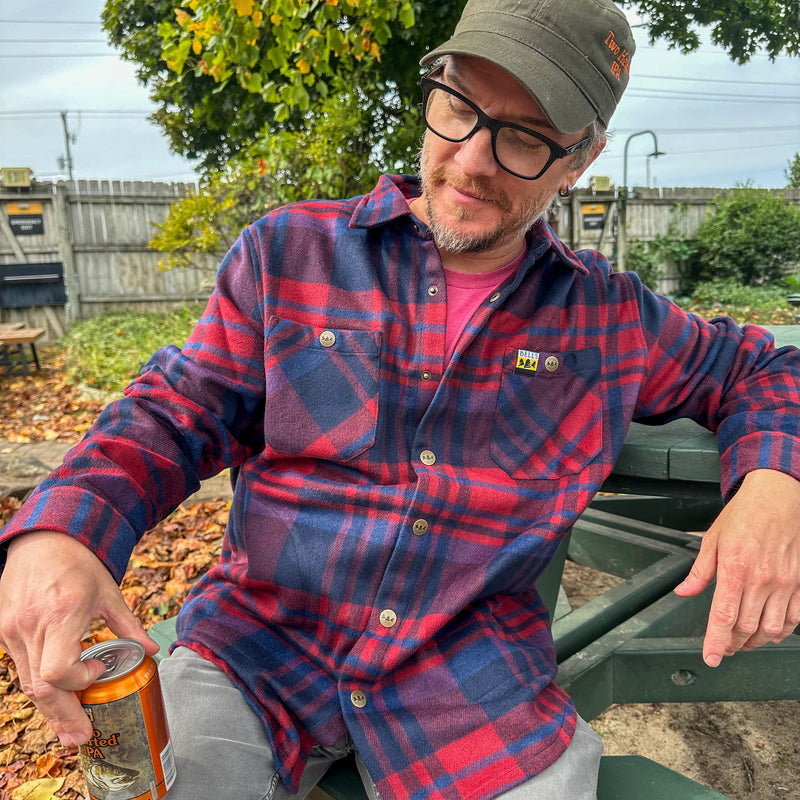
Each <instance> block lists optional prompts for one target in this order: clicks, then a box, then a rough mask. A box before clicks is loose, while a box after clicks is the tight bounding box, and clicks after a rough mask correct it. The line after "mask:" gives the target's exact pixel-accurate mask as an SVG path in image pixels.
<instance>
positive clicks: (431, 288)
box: [428, 286, 439, 297]
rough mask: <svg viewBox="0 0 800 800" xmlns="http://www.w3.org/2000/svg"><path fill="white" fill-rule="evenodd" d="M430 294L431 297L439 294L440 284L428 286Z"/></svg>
mask: <svg viewBox="0 0 800 800" xmlns="http://www.w3.org/2000/svg"><path fill="white" fill-rule="evenodd" d="M428 294H429V295H430V296H431V297H436V295H437V294H439V287H438V286H429V287H428Z"/></svg>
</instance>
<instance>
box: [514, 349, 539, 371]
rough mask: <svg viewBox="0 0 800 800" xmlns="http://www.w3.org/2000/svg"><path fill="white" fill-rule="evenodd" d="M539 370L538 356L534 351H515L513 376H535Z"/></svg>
mask: <svg viewBox="0 0 800 800" xmlns="http://www.w3.org/2000/svg"><path fill="white" fill-rule="evenodd" d="M538 368H539V354H538V353H537V352H536V351H534V350H517V360H516V363H515V365H514V374H515V375H535V374H536V370H537V369H538Z"/></svg>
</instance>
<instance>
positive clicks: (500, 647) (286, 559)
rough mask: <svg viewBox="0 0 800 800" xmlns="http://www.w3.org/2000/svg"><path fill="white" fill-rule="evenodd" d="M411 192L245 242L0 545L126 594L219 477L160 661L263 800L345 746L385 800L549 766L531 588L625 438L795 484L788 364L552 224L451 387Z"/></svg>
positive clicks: (547, 663)
mask: <svg viewBox="0 0 800 800" xmlns="http://www.w3.org/2000/svg"><path fill="white" fill-rule="evenodd" d="M417 192H418V188H417V184H416V181H415V180H414V179H411V178H400V177H388V176H385V177H383V178H382V179H381V180H380V182H379V183H378V185H377V187H376V188H375V189H374V190H373V191H372V192H371V193H370V194H368V195H366V196H364V197H362V198H355V199H352V200H346V201H341V202H321V201H320V202H307V203H302V204H297V205H294V206H289V207H287V208H283V209H279V210H277V211H275V212H273V213H271V214H269V215H268V216H267V217H265V218H264V219H262V220H260V221H258V222H257V223H255V224H254V225H252V226H250V227H249V228H248V229H246V230H245V231H244V232H243V234H242V235H241V237H240V238H239V240H238V242H237V243H236V244H235V246H234V247H233V248H232V250H231V252H230V253H229V254H228V256H227V257H226V258H225V260H224V261H223V263H222V266H221V268H220V272H219V275H218V280H217V285H216V288H215V291H214V293H213V296H212V298H211V300H210V303H209V305H208V308H207V310H206V312H205V314H204V316H203V317H202V319H201V320H200V322H199V324H198V325H197V327H196V329H195V331H194V333H193V334H192V336H191V338H190V340H189V342H188V343H187V344H186V345H185V346H184V347H183V349H181V350H179V349H177V348H176V347H167V348H165V349H163V350H161V351H160V352H158V353H157V354H156V355H155V356H154V357H153V358H152V359H151V360H150V362H149V363H148V364H147V365H146V367H145V369H144V371H143V374H142V376H141V377H140V378H139V379H137V380H136V381H135V382H134V383H133V384H132V385H131V386H130V387H129V388H128V389H127V390H126V396H125V398H124V399H122V400H121V401H119V402H117V403H114V404H112V405H110V406H109V407H108V408H107V409H106V410H105V411H104V412H103V414H102V415H101V417H100V419H99V420H98V422H97V424H96V425H95V427H94V428H93V429H92V430H91V431H90V432H89V433H88V435H87V437H86V438H85V440H84V441H83V442H82V443H81V444H80V445H78V446H77V447H75V448H74V449H73V450H72V451H71V453H70V454H69V455H68V457H67V459H66V461H65V463H64V465H63V466H62V467H61V468H60V469H59V470H58V471H57V472H56V473H54V475H53V476H52V477H51V478H49V479H48V480H47V481H45V482H44V483H43V484H42V485H41V486H40V487H39V489H38V490H37V492H36V494H35V495H34V496H33V497H32V498H31V499H30V500H29V501H28V502H27V503H26V504H25V505H24V506H23V508H22V509H21V510H20V511H19V512H18V513H17V515H16V517H15V518H14V519H13V520H12V522H11V523H10V524H9V525H8V526H7V528H6V530H5V532H4V538H6V539H7V538H8V537H10V536H12V535H14V534H16V533H19V532H22V531H29V530H37V529H54V530H61V531H64V532H67V533H69V534H71V535H73V536H75V537H77V538H79V539H80V540H81V541H83V542H84V543H85V544H87V545H88V546H89V547H91V548H92V550H94V552H96V553H97V554H98V556H99V557H100V558H101V559H102V560H103V561H104V562H105V563H106V564H107V566H108V568H109V569H110V570H111V571H112V573H113V574H114V575H115V577H116V578H117V579H121V577H122V575H123V573H124V570H125V568H126V564H127V561H128V558H129V556H130V553H131V549H132V548H133V546H134V544H135V542H136V541H137V539H138V538H139V537H140V536H141V535H142V534H143V532H144V531H145V530H146V529H148V528H149V527H151V526H153V525H154V524H155V523H156V522H157V521H159V520H160V519H161V518H163V517H164V516H165V515H166V514H168V513H169V512H170V511H171V510H172V509H174V508H175V507H176V506H177V504H179V503H180V502H181V501H182V500H184V499H185V498H186V497H187V496H188V495H189V494H190V493H191V492H192V491H194V490H195V489H196V488H197V487H198V482H199V481H200V480H201V479H203V478H205V477H208V476H211V475H212V474H215V473H218V472H219V471H220V470H222V469H223V468H225V467H236V468H237V470H236V471H237V472H238V479H237V481H236V485H235V493H234V499H233V505H232V508H231V514H230V522H229V525H228V529H227V531H226V535H225V540H224V545H223V551H222V556H221V561H220V563H219V565H218V566H215V567H214V568H213V569H212V570H211V571H210V572H209V573H208V574H207V575H205V576H204V577H203V578H202V579H201V580H200V581H199V582H198V583H197V584H196V586H195V588H194V589H193V591H192V593H191V595H190V597H189V599H188V600H187V602H186V604H185V605H184V607H183V609H182V610H181V613H180V617H179V626H178V631H179V643H182V644H185V645H188V646H189V647H192V648H194V649H195V650H197V651H198V652H200V653H201V654H203V655H205V656H206V657H208V658H210V659H212V660H213V661H215V662H216V663H218V664H220V665H221V666H222V667H223V668H224V669H225V670H226V671H227V672H228V673H229V674H230V675H231V677H232V678H233V680H234V681H235V682H236V683H237V684H238V685H239V686H240V688H241V690H242V692H244V694H245V696H246V697H247V699H248V700H249V702H250V704H251V705H252V707H253V708H254V709H255V710H256V711H257V712H258V713H259V714H260V715H261V717H262V719H263V722H264V725H265V727H266V730H267V732H268V734H269V736H270V738H271V741H272V743H273V748H274V752H275V757H276V762H277V764H278V766H279V769H280V772H281V775H282V776H283V779H284V782H285V783H286V785H287V786H288V787H290V788H291V789H293V790H296V789H297V785H298V778H299V775H300V774H301V772H302V769H303V765H304V763H305V759H306V757H307V755H308V753H309V750H310V749H311V747H312V746H313V745H314V744H315V743H317V742H318V743H320V744H323V745H324V744H331V743H332V742H334V741H335V740H336V739H338V738H339V737H340V736H341V735H342V734H344V733H345V732H346V731H349V733H350V734H351V736H352V738H353V740H354V742H355V744H356V746H357V747H358V750H359V752H360V753H361V754H362V756H363V758H364V761H365V763H366V764H367V767H368V769H369V771H370V774H371V776H372V778H373V780H374V782H375V783H376V785H377V788H378V790H379V791H380V793H381V795H382V797H384V798H385V799H386V800H391V798H397V800H405V799H406V798H423V797H425V798H448V800H456V798H458V800H462V799H464V798H490V797H493V796H495V795H496V794H498V793H500V792H501V791H503V790H506V789H508V788H510V787H511V786H513V785H515V784H518V783H520V782H521V781H523V780H525V779H526V778H527V777H529V776H531V775H533V774H535V773H538V772H539V771H541V770H542V769H544V768H546V767H547V766H549V765H550V764H552V763H553V762H554V761H555V760H556V759H557V758H558V756H559V755H561V753H562V752H563V751H564V750H565V748H566V747H567V745H568V744H569V742H570V739H571V737H572V734H573V731H574V726H575V711H574V708H573V706H572V704H571V702H570V700H569V698H568V697H567V696H566V695H565V693H564V692H563V691H562V690H561V689H559V688H558V687H557V686H556V685H555V684H554V682H553V679H554V676H555V674H556V663H555V656H554V648H553V642H552V638H551V633H550V628H549V624H548V617H547V612H546V610H545V608H544V606H543V604H542V601H541V599H540V598H539V595H538V594H537V592H536V588H535V583H536V579H537V576H538V575H539V574H540V573H541V571H542V569H543V567H544V566H545V564H546V563H547V561H548V559H549V558H550V557H551V556H552V554H553V553H554V551H555V549H556V547H557V546H558V543H559V541H560V540H561V538H562V537H563V536H564V534H565V533H566V531H567V530H568V529H569V528H570V526H571V525H572V523H573V522H574V521H575V520H576V518H577V517H578V515H579V514H580V513H581V512H582V511H583V510H584V509H585V508H586V506H587V504H588V503H589V501H590V500H591V499H592V497H593V495H594V494H595V492H596V491H597V490H598V489H599V487H600V486H601V484H602V483H603V481H604V479H605V478H606V476H608V474H609V473H610V472H611V469H612V466H613V464H614V461H615V459H616V458H617V456H618V455H619V452H620V449H621V447H622V443H623V439H624V437H625V433H626V430H627V428H628V425H629V423H630V421H631V420H632V419H634V418H637V419H644V420H650V421H654V422H657V421H667V420H670V419H673V418H677V417H680V416H688V417H691V418H694V419H695V420H697V421H699V422H700V423H702V424H703V425H705V426H707V427H709V428H711V429H712V430H715V431H716V432H717V434H718V436H719V440H720V452H721V454H722V463H723V475H724V478H723V491H724V492H725V493H726V494H729V493H730V492H731V491H732V490H733V489H732V487H733V486H734V485H735V484H736V482H737V481H739V480H740V479H741V478H742V477H743V476H744V474H745V473H746V472H748V471H750V470H752V469H755V468H757V467H772V468H776V469H779V470H782V471H784V472H788V473H791V474H793V475H794V476H795V477H800V446H798V444H799V443H800V393H799V392H798V385H799V384H800V379H799V378H798V376H799V375H800V362H799V361H798V357H797V353H796V351H794V350H792V349H784V350H775V349H773V345H772V342H771V337H770V336H769V334H767V333H766V332H765V331H763V330H762V329H760V328H757V327H755V326H747V327H745V328H744V329H740V328H739V327H737V326H736V325H735V324H733V323H732V322H731V321H730V320H725V319H718V320H715V321H713V322H705V321H703V320H701V319H699V318H697V317H695V316H692V315H687V314H685V313H684V312H682V311H681V310H679V309H678V308H676V307H675V306H673V305H672V304H670V303H669V302H668V301H667V300H665V299H664V298H661V297H659V296H657V295H655V294H653V293H651V292H650V291H648V290H647V289H645V288H643V287H642V286H641V284H640V282H639V281H638V279H637V278H636V276H634V275H632V274H613V273H612V272H611V269H610V267H609V264H608V263H607V262H606V261H605V260H604V259H603V258H602V256H600V255H599V254H597V253H594V252H579V253H573V252H570V251H569V250H568V249H567V248H566V247H565V246H564V245H563V244H562V243H561V242H559V241H558V240H557V239H556V238H555V237H554V235H553V233H552V231H551V230H550V229H549V228H548V227H547V226H546V225H545V224H544V223H538V224H537V225H536V226H535V227H534V228H533V230H532V231H531V232H530V234H529V235H528V246H529V252H528V256H527V259H526V260H525V262H524V264H523V266H522V267H521V268H520V270H519V271H518V272H517V273H516V274H515V275H514V276H513V277H512V278H511V279H509V280H508V281H507V282H506V283H505V284H503V285H502V286H501V287H500V288H499V289H498V291H497V292H495V293H494V294H493V295H492V296H491V297H489V298H487V300H486V301H485V303H483V305H482V307H481V308H480V310H479V311H478V313H477V314H476V315H475V316H474V318H473V319H472V320H471V322H470V323H469V324H468V326H467V328H466V330H465V331H464V333H463V335H462V336H461V338H460V340H459V342H458V345H457V348H456V352H455V355H454V357H453V359H452V361H451V362H450V363H445V361H444V352H445V323H446V303H447V298H446V291H445V279H444V274H443V270H442V264H441V260H440V258H439V254H438V252H437V249H436V247H435V245H434V243H433V241H432V239H431V235H430V232H429V231H428V229H427V228H426V226H424V225H423V224H422V223H420V221H419V220H417V219H416V218H415V217H414V216H413V215H412V214H411V213H410V211H409V208H408V205H407V199H408V198H409V197H411V196H413V195H414V194H415V193H417Z"/></svg>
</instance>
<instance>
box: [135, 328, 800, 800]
mask: <svg viewBox="0 0 800 800" xmlns="http://www.w3.org/2000/svg"><path fill="white" fill-rule="evenodd" d="M770 330H771V331H772V332H773V333H774V335H775V339H776V344H777V345H778V346H783V345H787V344H791V345H796V346H800V325H798V326H788V325H786V326H774V327H771V328H770ZM719 484H720V465H719V454H718V451H717V442H716V437H715V436H714V435H713V434H712V433H710V432H709V431H706V430H704V429H703V428H701V427H700V426H698V425H696V424H695V423H693V422H691V421H689V420H679V421H677V422H673V423H669V424H667V425H663V426H658V427H652V426H646V425H639V424H634V425H632V426H631V429H630V431H629V433H628V435H627V437H626V439H625V444H624V446H623V450H622V454H621V456H620V459H619V460H618V462H617V464H616V466H615V469H614V472H613V474H612V476H611V478H610V479H609V480H608V482H607V483H606V484H605V485H604V487H603V489H604V492H603V493H601V495H599V496H598V498H597V499H596V500H595V502H593V503H592V505H591V506H590V507H589V508H588V509H587V510H586V511H585V512H584V514H583V515H582V516H581V518H580V519H579V521H578V522H577V523H576V524H575V525H574V526H573V529H572V531H571V533H570V535H569V536H568V537H567V539H566V540H565V541H564V543H563V544H562V547H561V548H560V550H559V552H558V553H557V555H556V557H555V558H554V559H553V561H552V563H551V564H550V565H549V567H548V569H547V571H546V572H545V574H544V575H542V576H541V578H540V579H539V581H538V583H537V586H538V588H539V591H540V593H541V594H542V597H543V598H544V599H545V602H546V603H547V605H548V608H549V609H550V611H551V616H552V617H553V619H554V622H553V638H554V641H555V645H556V654H557V659H558V664H559V671H558V677H557V682H558V683H559V685H560V686H561V687H562V688H564V689H565V690H566V691H567V692H568V693H569V694H570V695H571V696H572V698H573V700H574V701H575V705H576V706H577V708H578V711H579V713H580V714H581V715H582V716H583V717H584V719H587V720H591V719H593V718H594V717H596V716H597V715H598V714H600V713H601V712H602V711H604V710H605V709H606V708H608V707H609V706H611V705H612V704H614V703H645V702H701V701H719V700H800V670H798V669H797V664H798V663H800V662H799V659H800V636H797V635H793V636H790V637H789V638H788V639H787V640H786V641H784V642H782V643H781V644H768V645H765V646H764V647H761V648H759V649H758V650H753V651H750V652H747V653H737V654H736V655H735V656H733V657H730V658H726V659H725V660H724V661H723V663H722V664H721V665H720V666H719V667H717V668H716V669H714V670H712V669H710V668H708V667H706V665H705V664H704V662H703V659H702V641H703V633H704V630H705V625H706V620H707V616H708V611H709V608H710V603H711V596H712V591H713V587H711V588H710V589H709V590H708V591H706V592H705V593H703V595H701V596H700V597H697V598H679V597H677V595H675V594H674V593H673V591H672V590H673V589H674V588H675V586H677V585H678V584H679V583H680V582H681V581H682V580H683V578H684V577H685V576H686V574H687V573H688V571H689V569H690V567H691V565H692V563H693V562H694V559H695V557H696V555H697V552H698V549H699V546H700V539H701V532H702V531H703V530H705V528H706V527H707V525H708V524H709V523H710V522H711V520H713V518H714V517H715V516H716V514H717V513H718V512H719V510H720V509H721V507H722V502H721V498H720V487H719ZM566 559H569V560H571V561H574V562H575V563H578V564H581V565H583V566H588V567H591V568H593V569H597V570H599V571H601V572H605V573H609V574H612V575H616V576H617V577H620V578H622V579H623V580H622V582H621V583H619V584H618V585H617V586H615V587H614V588H613V589H610V590H608V591H607V592H605V593H604V594H602V595H601V596H599V597H597V598H595V599H593V600H591V601H589V602H588V603H586V604H585V605H583V606H581V607H580V608H578V609H576V610H572V609H570V608H569V606H568V603H567V604H565V603H564V597H563V593H562V594H561V597H560V598H559V586H560V582H561V574H562V570H563V567H564V562H565V560H566ZM150 633H151V635H152V636H153V637H154V638H155V639H156V640H157V641H158V642H159V643H160V644H161V645H162V653H161V655H162V656H163V655H165V654H166V651H167V649H168V647H169V645H170V644H171V643H172V642H173V641H174V640H175V620H174V619H170V620H165V621H164V622H162V623H159V624H158V625H156V626H155V627H154V628H152V629H151V631H150ZM320 787H321V788H322V789H323V790H324V791H325V792H327V794H328V795H330V796H331V797H332V798H334V800H366V794H365V792H364V789H363V787H362V784H361V780H360V778H359V776H358V772H357V770H356V767H355V763H354V762H353V761H352V759H345V760H343V761H342V762H339V763H337V764H336V765H335V766H334V767H332V768H331V769H330V770H329V772H328V774H327V775H326V776H325V777H324V778H323V780H322V782H321V784H320ZM597 796H598V800H641V798H643V797H646V798H648V800H715V798H716V799H717V800H724V795H721V794H719V793H718V792H715V791H713V790H712V789H709V788H708V787H705V786H702V785H700V784H698V783H696V782H695V781H692V780H690V779H688V778H686V777H685V776H683V775H680V774H679V773H677V772H674V771H672V770H669V769H667V768H666V767H664V766H662V765H660V764H658V763H656V762H654V761H652V760H650V759H647V758H643V757H641V756H636V755H631V756H604V757H603V759H602V762H601V769H600V779H599V786H598V795H597Z"/></svg>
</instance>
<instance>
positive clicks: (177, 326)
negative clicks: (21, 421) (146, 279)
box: [58, 281, 795, 394]
mask: <svg viewBox="0 0 800 800" xmlns="http://www.w3.org/2000/svg"><path fill="white" fill-rule="evenodd" d="M786 294H787V291H786V290H784V289H781V288H777V289H776V288H768V287H766V288H752V287H742V286H739V285H737V284H734V283H731V282H729V281H714V282H712V283H707V284H702V285H700V286H698V287H697V288H696V289H695V291H694V293H693V294H692V296H691V297H688V298H683V299H680V300H679V301H678V302H679V304H680V305H681V307H682V308H684V309H686V310H687V311H692V312H694V313H696V314H699V315H700V316H703V317H706V318H711V317H715V316H718V315H720V314H727V315H729V316H731V317H733V318H734V319H735V320H736V321H737V322H739V323H740V324H744V323H745V322H755V323H760V324H762V325H792V324H794V323H795V312H794V310H793V309H792V307H791V306H790V305H789V304H788V303H787V301H786ZM202 310H203V307H202V306H191V307H186V308H181V309H179V310H177V311H173V312H172V313H169V314H150V313H140V312H139V313H137V312H119V313H115V314H106V315H104V316H99V317H94V318H93V319H89V320H84V321H82V322H78V323H76V324H75V325H73V327H72V328H71V329H70V331H69V333H68V334H67V335H66V336H65V337H64V338H63V339H61V341H60V342H59V343H58V348H59V349H60V350H62V352H63V357H64V364H65V368H66V372H67V376H68V379H69V380H70V382H72V383H74V384H78V385H82V386H87V387H89V388H91V389H97V390H100V391H102V392H111V393H114V394H118V393H119V392H121V391H122V389H123V388H124V387H125V386H126V385H127V384H128V383H129V382H130V381H131V379H132V378H134V377H136V375H138V374H139V372H140V370H141V368H142V366H143V365H144V364H145V363H146V362H147V360H148V359H149V358H150V356H151V355H152V354H153V353H154V352H155V351H156V350H158V349H159V348H160V347H164V346H165V345H167V344H174V345H177V346H178V347H180V346H181V345H183V343H184V342H185V341H186V338H187V337H188V336H189V333H190V332H191V330H192V327H193V326H194V323H195V322H196V321H197V319H198V318H199V317H200V314H201V313H202Z"/></svg>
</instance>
